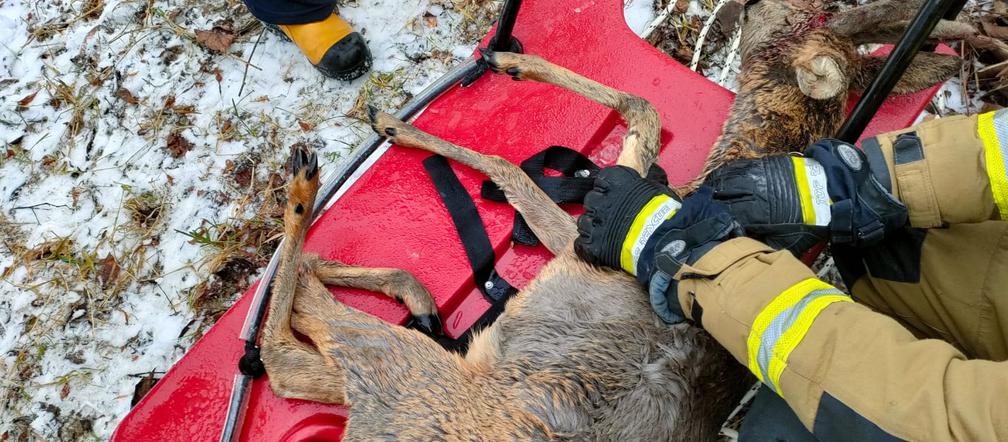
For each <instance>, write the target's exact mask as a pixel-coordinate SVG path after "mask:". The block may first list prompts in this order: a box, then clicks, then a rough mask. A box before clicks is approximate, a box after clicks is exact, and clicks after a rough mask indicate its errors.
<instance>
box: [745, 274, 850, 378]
mask: <svg viewBox="0 0 1008 442" xmlns="http://www.w3.org/2000/svg"><path fill="white" fill-rule="evenodd" d="M827 288H830V285H829V284H826V283H825V282H822V281H820V280H818V279H815V278H809V279H806V280H804V281H801V282H799V283H797V284H795V285H793V286H791V287H790V288H788V289H787V290H784V291H783V292H782V293H781V294H780V295H777V297H776V298H774V300H773V301H770V304H767V306H766V307H764V308H763V311H761V312H760V313H759V314H758V315H756V320H754V321H753V325H752V328H751V329H750V330H749V339H748V340H747V341H746V344H747V345H746V347H747V348H748V349H749V369H750V370H752V372H753V373H755V374H756V377H757V378H759V380H760V381H763V380H764V379H763V374H762V373H761V372H762V370H760V368H759V363H758V362H757V361H756V355H757V354H759V348H760V343H761V342H762V340H761V338H762V337H763V332H765V331H766V329H767V327H768V326H769V325H770V323H771V322H773V320H774V318H776V317H777V315H779V314H780V313H781V312H783V311H784V310H785V309H787V308H788V307H790V306H792V305H794V304H795V303H797V302H798V301H799V300H801V298H802V297H804V296H805V294H806V293H808V292H811V291H813V290H818V289H827Z"/></svg>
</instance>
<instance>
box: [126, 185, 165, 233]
mask: <svg viewBox="0 0 1008 442" xmlns="http://www.w3.org/2000/svg"><path fill="white" fill-rule="evenodd" d="M123 209H126V213H128V214H129V216H130V220H131V221H132V222H133V224H134V225H135V226H136V227H138V228H141V229H144V230H149V229H151V228H154V227H156V226H157V225H158V224H160V223H161V221H162V218H163V217H164V214H165V213H167V212H168V208H167V199H166V197H165V195H162V194H159V193H154V192H151V191H146V192H141V193H140V194H137V195H134V196H131V197H129V198H128V199H127V200H126V202H125V203H123Z"/></svg>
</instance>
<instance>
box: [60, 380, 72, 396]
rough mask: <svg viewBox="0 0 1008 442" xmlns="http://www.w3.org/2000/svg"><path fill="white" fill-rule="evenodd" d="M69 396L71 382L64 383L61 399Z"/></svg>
mask: <svg viewBox="0 0 1008 442" xmlns="http://www.w3.org/2000/svg"><path fill="white" fill-rule="evenodd" d="M67 396H70V383H69V382H67V383H65V384H63V388H62V389H60V399H66V398H67Z"/></svg>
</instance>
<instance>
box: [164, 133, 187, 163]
mask: <svg viewBox="0 0 1008 442" xmlns="http://www.w3.org/2000/svg"><path fill="white" fill-rule="evenodd" d="M167 146H168V152H169V153H171V156H172V158H181V157H182V156H183V155H185V154H186V152H189V151H190V150H192V148H193V143H192V142H191V141H189V140H187V139H186V138H185V137H183V136H182V134H179V133H177V132H174V133H172V134H171V135H168V140H167Z"/></svg>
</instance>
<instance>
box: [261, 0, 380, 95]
mask: <svg viewBox="0 0 1008 442" xmlns="http://www.w3.org/2000/svg"><path fill="white" fill-rule="evenodd" d="M245 5H246V6H248V9H249V12H251V13H252V15H254V16H255V17H256V18H258V19H259V20H260V21H262V22H263V23H265V24H266V26H267V27H269V28H271V29H273V30H275V31H278V32H280V33H282V34H283V35H284V36H286V37H287V38H288V39H290V40H291V41H292V42H294V44H295V45H297V47H298V48H300V49H301V52H302V53H304V55H305V57H307V58H308V61H309V62H311V64H312V66H315V68H316V69H318V70H319V71H320V72H322V74H323V75H325V76H327V77H330V78H335V79H339V80H345V81H349V80H353V79H355V78H358V77H360V76H361V75H364V73H366V72H367V71H368V70H370V69H371V51H370V50H368V47H367V43H365V42H364V37H362V36H361V35H360V33H358V32H355V31H354V30H353V28H352V27H351V26H350V24H349V23H347V21H346V20H344V19H343V18H341V17H340V16H339V15H337V14H336V12H335V11H336V2H335V1H334V0H280V1H277V0H245Z"/></svg>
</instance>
